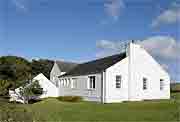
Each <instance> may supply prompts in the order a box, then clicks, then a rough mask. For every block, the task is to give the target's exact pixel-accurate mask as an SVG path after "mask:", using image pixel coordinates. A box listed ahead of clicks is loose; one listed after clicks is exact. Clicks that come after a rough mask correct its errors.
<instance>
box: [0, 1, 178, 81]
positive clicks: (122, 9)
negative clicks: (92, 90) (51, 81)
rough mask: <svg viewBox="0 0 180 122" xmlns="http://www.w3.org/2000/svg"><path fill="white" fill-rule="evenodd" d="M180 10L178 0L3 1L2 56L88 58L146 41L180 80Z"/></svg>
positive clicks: (0, 6) (0, 7)
mask: <svg viewBox="0 0 180 122" xmlns="http://www.w3.org/2000/svg"><path fill="white" fill-rule="evenodd" d="M179 8H180V3H179V2H178V1H177V0H174V1H172V0H166V1H165V0H76V1H75V0H1V1H0V41H1V44H0V55H18V56H23V57H26V58H28V59H32V58H49V59H60V60H68V61H77V62H83V61H87V60H91V59H95V58H99V57H103V56H106V55H111V54H114V53H118V51H119V47H118V44H119V43H121V41H126V40H132V39H133V40H141V41H143V45H145V46H146V48H147V50H148V51H149V52H150V53H151V54H152V55H153V56H154V57H155V58H156V59H157V60H158V61H159V62H160V63H161V64H162V65H163V66H164V67H165V68H166V69H167V70H168V72H170V74H171V76H172V79H174V80H180V76H179V75H178V74H179V73H180V71H179V69H180V64H179V61H180V57H179V56H178V52H179V51H180V39H179V35H180V31H178V23H180V9H179ZM154 40H155V41H154ZM147 44H148V45H147ZM149 45H150V46H149Z"/></svg>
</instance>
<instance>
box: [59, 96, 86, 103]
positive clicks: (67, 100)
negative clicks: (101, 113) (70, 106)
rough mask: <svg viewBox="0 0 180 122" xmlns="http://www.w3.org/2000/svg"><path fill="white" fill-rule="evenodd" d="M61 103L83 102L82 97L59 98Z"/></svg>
mask: <svg viewBox="0 0 180 122" xmlns="http://www.w3.org/2000/svg"><path fill="white" fill-rule="evenodd" d="M57 99H58V100H59V101H66V102H80V101H82V100H83V99H82V97H80V96H60V97H58V98H57Z"/></svg>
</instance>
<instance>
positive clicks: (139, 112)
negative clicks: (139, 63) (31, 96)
mask: <svg viewBox="0 0 180 122" xmlns="http://www.w3.org/2000/svg"><path fill="white" fill-rule="evenodd" d="M173 97H176V98H178V99H179V100H180V93H176V94H173ZM16 107H19V108H25V110H26V111H28V112H30V113H31V115H32V118H33V120H36V121H48V122H49V121H51V122H52V121H171V122H172V121H177V120H178V118H179V117H180V115H179V113H180V109H179V110H178V108H179V107H180V101H178V100H160V101H143V102H125V103H115V104H100V103H96V102H78V103H70V102H60V101H58V100H57V99H55V98H49V99H46V100H43V101H41V102H38V103H35V104H29V105H21V104H18V105H16ZM179 120H180V118H179Z"/></svg>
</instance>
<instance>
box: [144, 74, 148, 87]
mask: <svg viewBox="0 0 180 122" xmlns="http://www.w3.org/2000/svg"><path fill="white" fill-rule="evenodd" d="M147 81H148V79H147V78H145V77H143V90H147V89H148V83H147Z"/></svg>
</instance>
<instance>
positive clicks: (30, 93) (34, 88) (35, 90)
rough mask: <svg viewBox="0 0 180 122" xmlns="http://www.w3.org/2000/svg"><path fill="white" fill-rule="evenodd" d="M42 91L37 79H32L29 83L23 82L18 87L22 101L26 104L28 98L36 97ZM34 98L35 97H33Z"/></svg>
mask: <svg viewBox="0 0 180 122" xmlns="http://www.w3.org/2000/svg"><path fill="white" fill-rule="evenodd" d="M42 93H43V89H42V88H41V86H40V85H39V82H38V81H34V82H32V83H30V84H25V85H24V86H23V87H21V88H20V95H21V96H22V100H23V101H24V103H26V104H28V102H29V100H31V99H34V97H38V96H40V95H41V94H42ZM35 99H36V98H35Z"/></svg>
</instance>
